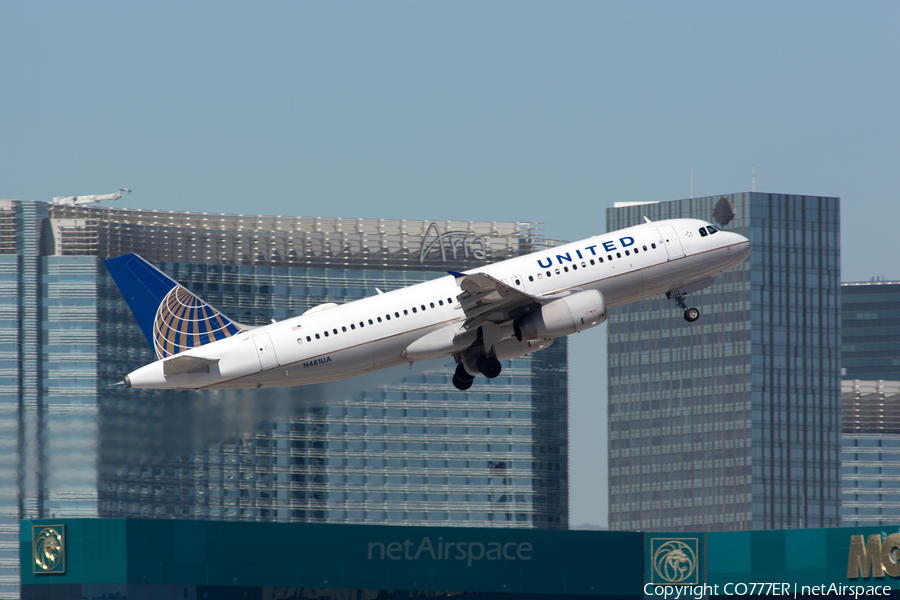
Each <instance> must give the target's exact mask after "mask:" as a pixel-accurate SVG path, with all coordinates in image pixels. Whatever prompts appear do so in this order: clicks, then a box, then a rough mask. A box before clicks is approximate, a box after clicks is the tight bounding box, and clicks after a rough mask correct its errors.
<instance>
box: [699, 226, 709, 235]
mask: <svg viewBox="0 0 900 600" xmlns="http://www.w3.org/2000/svg"><path fill="white" fill-rule="evenodd" d="M707 235H708V234H707V233H706V227H701V228H700V237H706V236H707Z"/></svg>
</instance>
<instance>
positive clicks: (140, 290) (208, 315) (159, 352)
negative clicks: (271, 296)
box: [106, 254, 245, 359]
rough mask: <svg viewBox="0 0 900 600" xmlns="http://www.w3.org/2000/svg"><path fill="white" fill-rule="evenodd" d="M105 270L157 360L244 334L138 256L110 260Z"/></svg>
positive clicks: (132, 255)
mask: <svg viewBox="0 0 900 600" xmlns="http://www.w3.org/2000/svg"><path fill="white" fill-rule="evenodd" d="M106 268H107V269H109V274H110V275H112V278H113V279H114V280H115V282H116V285H117V286H119V291H120V292H122V296H124V297H125V302H127V303H128V308H130V309H131V312H132V313H133V314H134V318H135V319H137V322H138V325H140V326H141V330H143V332H144V335H145V336H147V340H148V341H149V342H150V345H151V346H152V347H153V350H154V352H156V358H157V359H162V358H167V357H169V356H172V355H174V354H178V353H179V352H184V351H185V350H190V349H191V348H196V347H198V346H202V345H204V344H208V343H210V342H214V341H216V340H222V339H225V338H227V337H231V336H233V335H236V334H238V333H241V332H242V331H245V330H244V329H243V328H242V327H241V326H240V325H238V324H236V323H234V322H232V321H231V320H230V319H229V318H228V317H226V316H225V315H223V314H222V313H220V312H219V311H217V310H216V309H214V308H213V307H211V306H210V305H209V304H207V303H206V302H204V301H203V300H201V299H200V298H198V297H197V296H195V295H194V294H192V293H191V292H189V291H188V290H187V289H185V288H184V287H183V286H181V285H179V284H178V282H176V281H174V280H173V279H171V278H170V277H168V276H167V275H166V274H165V273H163V272H162V271H160V270H159V269H157V268H156V267H154V266H153V265H151V264H150V263H148V262H147V261H146V260H144V259H143V258H141V257H140V256H138V255H137V254H125V255H124V256H119V257H118V258H110V259H109V260H107V261H106Z"/></svg>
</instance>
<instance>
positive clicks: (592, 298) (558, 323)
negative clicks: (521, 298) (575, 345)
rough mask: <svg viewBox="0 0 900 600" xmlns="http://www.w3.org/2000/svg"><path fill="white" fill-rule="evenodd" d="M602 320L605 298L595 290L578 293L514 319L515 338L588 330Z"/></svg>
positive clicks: (604, 310) (554, 336) (539, 336)
mask: <svg viewBox="0 0 900 600" xmlns="http://www.w3.org/2000/svg"><path fill="white" fill-rule="evenodd" d="M605 320H606V300H604V299H603V294H601V293H600V292H599V291H597V290H587V291H584V292H578V293H576V294H572V295H571V296H566V297H565V298H560V299H559V300H554V301H553V302H550V303H549V304H544V305H543V306H542V307H541V308H540V309H539V310H536V311H534V312H531V313H529V314H527V315H525V316H524V317H520V318H518V319H516V321H515V322H514V323H513V330H514V331H515V333H516V339H517V340H519V341H520V342H521V341H524V340H537V339H541V338H557V337H561V336H564V335H569V334H570V333H576V332H578V331H583V330H585V329H589V328H591V327H594V326H596V325H599V324H600V323H602V322H604V321H605Z"/></svg>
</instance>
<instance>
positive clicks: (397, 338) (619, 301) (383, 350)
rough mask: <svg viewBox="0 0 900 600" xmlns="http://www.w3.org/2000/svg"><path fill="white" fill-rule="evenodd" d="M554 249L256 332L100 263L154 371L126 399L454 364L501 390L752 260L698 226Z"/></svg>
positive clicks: (138, 266)
mask: <svg viewBox="0 0 900 600" xmlns="http://www.w3.org/2000/svg"><path fill="white" fill-rule="evenodd" d="M645 220H646V221H647V222H646V223H643V224H641V225H637V226H634V227H629V228H627V229H622V230H619V231H615V232H612V233H607V234H604V235H598V236H594V237H592V238H588V239H586V240H582V241H579V242H573V243H570V244H565V245H563V246H556V247H554V248H549V249H546V250H541V251H539V252H535V253H533V254H529V255H526V256H520V257H517V258H513V259H510V260H505V261H503V262H499V263H496V264H492V265H487V266H484V267H481V268H478V269H472V270H470V271H467V272H465V273H455V272H451V273H450V274H449V275H448V276H446V277H442V278H439V279H435V280H432V281H427V282H424V283H420V284H417V285H413V286H410V287H407V288H403V289H400V290H395V291H391V292H388V293H383V294H379V295H376V296H372V297H369V298H364V299H362V300H356V301H353V302H348V303H346V304H342V305H337V304H323V305H320V306H317V307H315V308H312V309H311V310H308V311H307V312H305V313H303V314H302V315H300V316H298V317H292V318H290V319H287V320H284V321H281V322H278V323H272V324H271V325H265V326H262V327H253V328H251V327H247V326H244V325H241V324H239V323H235V322H233V321H231V320H230V319H228V318H227V317H226V316H225V315H223V314H222V313H220V312H219V311H217V310H215V309H214V308H212V307H210V306H209V305H208V304H206V303H205V302H203V301H202V300H200V299H199V298H198V297H197V296H195V295H194V294H193V293H191V292H189V291H188V290H187V289H185V288H184V287H182V286H181V285H179V284H178V283H176V282H175V281H173V280H172V279H170V278H169V277H167V276H166V275H165V274H164V273H162V272H161V271H159V270H158V269H156V268H155V267H154V266H153V265H151V264H150V263H148V262H146V261H145V260H144V259H142V258H141V257H140V256H138V255H136V254H126V255H124V256H120V257H118V258H113V259H110V260H107V261H106V264H107V267H108V268H109V271H110V274H111V275H112V276H113V278H114V279H115V281H116V284H117V285H118V286H119V289H120V290H121V292H122V295H123V296H124V297H125V300H126V301H127V302H128V305H129V307H130V308H131V311H132V312H133V313H134V315H135V317H136V319H137V321H138V324H139V325H140V326H141V329H142V330H143V331H144V334H145V335H146V336H147V339H148V340H149V341H150V343H151V345H152V346H153V348H154V350H155V352H156V356H157V358H158V359H159V360H157V361H156V362H154V363H151V364H149V365H147V366H144V367H141V368H140V369H137V370H136V371H133V372H132V373H130V374H128V375H127V376H126V377H125V380H124V381H123V382H122V383H123V384H124V385H125V386H126V387H130V388H154V389H223V388H261V387H281V386H293V385H304V384H310V383H321V382H325V381H334V380H337V379H345V378H348V377H355V376H357V375H362V374H364V373H370V372H372V371H377V370H379V369H386V368H389V367H394V366H397V365H402V364H406V363H412V362H414V361H421V360H429V359H432V358H440V357H444V356H453V358H454V359H455V360H456V362H457V368H456V374H455V375H454V376H453V384H454V385H455V386H456V387H457V388H458V389H460V390H466V389H469V387H471V386H472V382H473V380H474V378H475V376H477V375H479V374H481V375H484V376H485V377H488V378H493V377H497V376H498V375H499V374H500V371H501V362H500V361H502V360H507V359H510V358H515V357H517V356H523V355H525V354H528V353H530V352H535V351H537V350H541V349H542V348H546V347H547V346H549V345H550V344H552V343H553V340H554V338H557V337H560V336H565V335H569V334H571V333H576V332H579V331H583V330H585V329H588V328H590V327H594V326H596V325H599V324H600V323H603V322H604V321H605V320H606V317H607V311H608V310H610V309H612V308H615V307H616V306H621V305H623V304H627V303H629V302H635V301H637V300H641V299H643V298H649V297H652V296H656V295H659V294H666V295H667V296H668V297H669V298H670V299H672V300H673V301H674V302H675V303H676V304H677V305H678V306H679V307H681V309H683V310H684V318H685V319H686V320H687V321H689V322H692V321H696V320H697V319H698V318H699V316H700V311H698V310H697V309H696V308H688V307H687V305H686V304H685V301H684V296H685V295H686V294H688V293H690V292H694V291H697V290H700V289H703V288H705V287H707V286H709V285H712V284H713V277H715V276H716V275H719V274H720V273H723V272H724V271H727V270H728V269H730V268H732V267H734V266H735V265H737V264H739V263H740V262H741V261H742V260H744V259H745V258H746V257H747V256H748V255H749V254H750V242H749V241H748V240H747V238H745V237H744V236H742V235H739V234H737V233H732V232H727V231H721V230H719V229H718V228H717V227H715V226H713V225H710V224H709V223H707V222H705V221H700V220H696V219H673V220H667V221H656V222H650V221H649V220H647V219H645Z"/></svg>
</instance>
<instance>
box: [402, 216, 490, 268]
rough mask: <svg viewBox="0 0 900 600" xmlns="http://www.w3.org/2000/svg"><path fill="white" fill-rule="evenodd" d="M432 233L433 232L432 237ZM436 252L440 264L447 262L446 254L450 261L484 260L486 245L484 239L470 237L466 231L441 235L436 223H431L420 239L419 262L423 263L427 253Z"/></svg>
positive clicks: (474, 236)
mask: <svg viewBox="0 0 900 600" xmlns="http://www.w3.org/2000/svg"><path fill="white" fill-rule="evenodd" d="M432 231H433V232H434V234H433V237H432ZM435 246H436V247H435ZM438 250H440V252H441V262H447V255H448V253H449V254H450V258H451V259H452V260H457V259H460V258H469V257H472V258H475V259H478V260H484V259H485V257H487V244H486V243H485V241H484V237H482V236H480V235H470V234H469V232H467V231H447V232H445V233H441V231H440V230H439V229H438V226H437V223H431V224H430V225H429V226H428V228H427V229H426V230H425V237H423V238H422V249H421V251H420V252H419V262H420V263H424V262H425V259H426V258H427V257H428V254H429V253H431V252H436V251H438Z"/></svg>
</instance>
